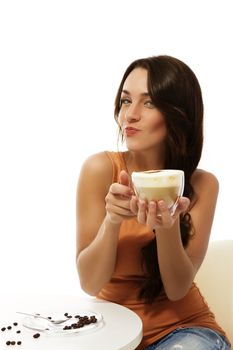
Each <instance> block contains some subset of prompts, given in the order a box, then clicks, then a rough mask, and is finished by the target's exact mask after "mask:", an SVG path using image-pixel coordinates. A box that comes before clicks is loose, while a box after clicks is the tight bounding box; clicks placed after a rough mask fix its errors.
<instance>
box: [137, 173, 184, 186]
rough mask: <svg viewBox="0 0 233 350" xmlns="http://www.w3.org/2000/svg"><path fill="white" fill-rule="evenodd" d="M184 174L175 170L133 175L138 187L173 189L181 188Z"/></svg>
mask: <svg viewBox="0 0 233 350" xmlns="http://www.w3.org/2000/svg"><path fill="white" fill-rule="evenodd" d="M183 174H184V172H183V171H182V170H175V169H163V170H149V171H140V172H133V173H132V175H131V176H132V181H133V184H134V186H136V187H173V186H180V184H181V178H182V176H183Z"/></svg>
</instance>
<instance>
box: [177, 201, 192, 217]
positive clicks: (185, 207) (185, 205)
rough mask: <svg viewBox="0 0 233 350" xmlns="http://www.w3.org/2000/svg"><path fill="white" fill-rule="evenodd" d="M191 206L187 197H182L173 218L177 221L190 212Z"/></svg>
mask: <svg viewBox="0 0 233 350" xmlns="http://www.w3.org/2000/svg"><path fill="white" fill-rule="evenodd" d="M189 205H190V200H189V198H187V197H181V198H179V200H178V203H177V207H176V210H175V212H174V214H173V218H174V219H177V217H178V216H179V215H180V214H181V213H184V212H186V211H187V210H188V207H189Z"/></svg>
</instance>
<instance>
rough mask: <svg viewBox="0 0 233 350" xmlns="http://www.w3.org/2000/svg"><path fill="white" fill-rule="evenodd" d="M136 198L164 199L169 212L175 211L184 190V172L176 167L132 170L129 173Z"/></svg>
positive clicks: (147, 199)
mask: <svg viewBox="0 0 233 350" xmlns="http://www.w3.org/2000/svg"><path fill="white" fill-rule="evenodd" d="M131 178H132V183H133V186H134V190H135V192H136V195H137V197H138V198H140V199H143V200H145V201H147V202H149V201H155V202H157V201H159V200H164V201H165V203H166V204H167V206H168V208H169V210H170V213H171V214H173V213H174V212H175V209H176V206H177V202H178V199H179V198H180V197H181V196H182V195H183V191H184V172H183V170H176V169H162V170H148V171H139V172H136V171H135V172H133V173H132V175H131Z"/></svg>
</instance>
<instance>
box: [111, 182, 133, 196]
mask: <svg viewBox="0 0 233 350" xmlns="http://www.w3.org/2000/svg"><path fill="white" fill-rule="evenodd" d="M109 192H110V193H112V194H114V195H122V196H132V194H133V190H132V188H130V187H128V186H124V185H122V184H118V183H113V184H111V186H110V188H109Z"/></svg>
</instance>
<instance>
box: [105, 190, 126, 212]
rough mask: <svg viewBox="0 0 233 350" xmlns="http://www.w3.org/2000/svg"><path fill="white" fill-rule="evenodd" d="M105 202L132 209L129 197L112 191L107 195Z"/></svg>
mask: <svg viewBox="0 0 233 350" xmlns="http://www.w3.org/2000/svg"><path fill="white" fill-rule="evenodd" d="M105 202H106V203H109V205H113V206H115V207H120V208H125V209H127V210H131V209H130V200H129V198H122V197H121V196H115V195H113V194H112V193H108V194H107V196H106V197H105Z"/></svg>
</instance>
